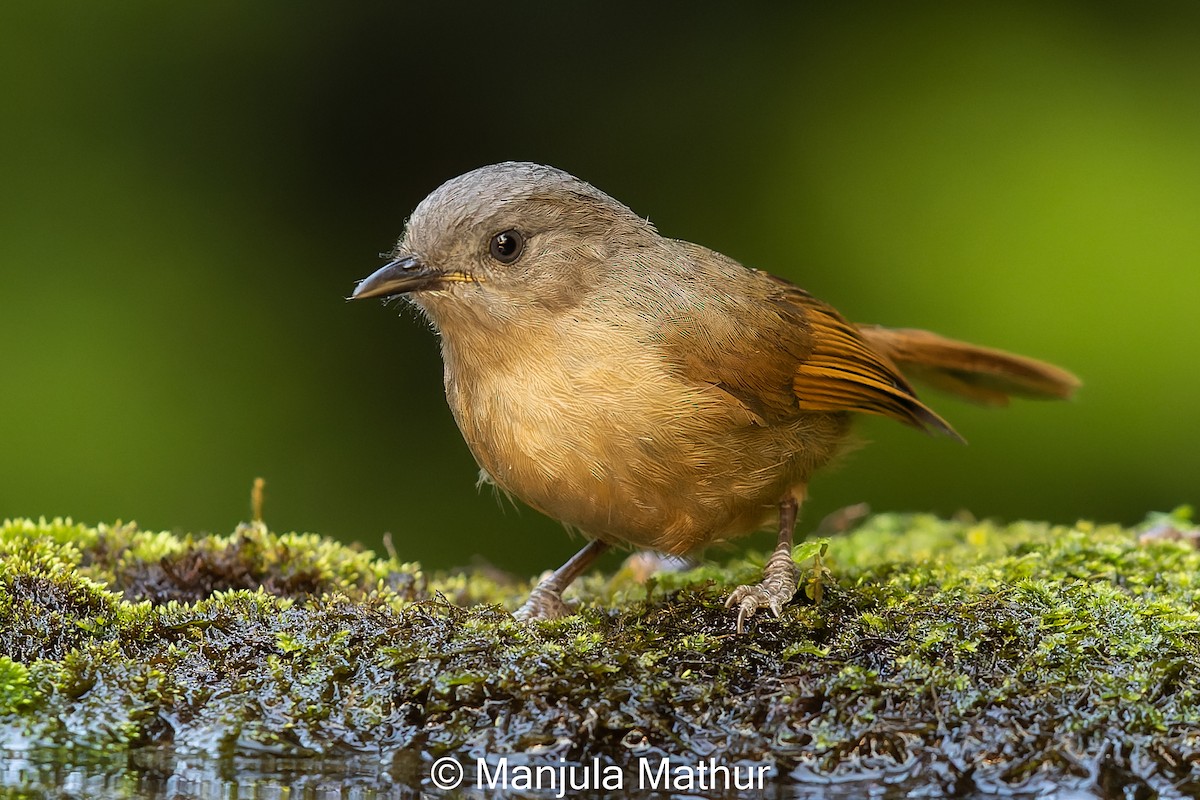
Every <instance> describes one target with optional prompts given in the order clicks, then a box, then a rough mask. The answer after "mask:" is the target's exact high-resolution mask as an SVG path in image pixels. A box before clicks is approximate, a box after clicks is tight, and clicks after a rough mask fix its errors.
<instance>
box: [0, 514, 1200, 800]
mask: <svg viewBox="0 0 1200 800" xmlns="http://www.w3.org/2000/svg"><path fill="white" fill-rule="evenodd" d="M1164 519H1166V520H1168V521H1169V524H1170V525H1173V526H1175V527H1177V528H1181V529H1188V530H1190V521H1189V519H1188V518H1187V515H1186V514H1184V513H1180V514H1177V515H1175V516H1172V517H1168V518H1156V519H1154V520H1152V521H1151V522H1150V523H1148V524H1149V525H1150V527H1153V528H1155V529H1159V528H1161V527H1162V526H1163V525H1164V524H1166V523H1164ZM1154 538H1155V539H1156V540H1154V541H1147V542H1144V543H1142V542H1139V540H1138V535H1137V532H1136V531H1130V530H1126V529H1122V528H1117V527H1113V526H1096V525H1092V524H1089V523H1079V524H1078V525H1075V526H1072V527H1052V526H1048V525H1043V524H1036V523H1016V524H1013V525H1009V526H999V525H995V524H991V523H986V522H983V523H981V522H974V521H945V520H939V519H935V518H932V517H927V516H897V515H883V516H878V517H874V518H872V519H870V520H869V521H868V522H867V523H866V524H864V525H863V526H862V527H861V528H859V529H857V530H855V531H853V532H851V533H849V534H847V535H844V536H840V537H836V538H833V539H831V540H829V541H824V540H821V541H816V542H809V543H805V544H802V545H801V546H799V547H798V548H797V550H796V555H797V556H798V557H802V558H805V559H811V558H814V557H817V558H819V559H820V560H819V562H818V563H816V564H814V565H812V567H811V568H810V569H809V570H808V572H807V582H806V585H807V587H808V588H809V590H810V591H809V592H808V593H807V596H806V594H805V593H803V592H802V593H799V594H798V596H797V598H796V600H794V601H793V603H792V604H790V605H789V606H788V607H787V608H786V609H785V612H784V614H783V617H782V618H781V619H779V620H775V619H772V618H770V617H769V615H768V616H759V617H755V618H754V620H753V622H752V628H751V632H750V633H749V634H748V635H744V636H737V635H734V634H733V633H732V627H733V625H732V617H731V615H730V612H728V611H727V610H726V609H725V608H724V606H723V598H724V595H725V594H726V593H727V592H728V590H729V589H730V588H731V587H732V586H733V585H734V584H736V583H738V582H741V581H746V580H751V579H753V578H754V577H755V574H756V571H757V570H758V569H759V567H760V565H761V562H762V557H761V556H754V555H752V556H750V557H748V558H746V559H737V560H735V561H733V562H731V563H730V564H728V565H726V566H724V567H717V566H713V565H711V564H709V565H705V566H703V567H700V568H698V569H695V570H692V571H690V572H683V573H671V574H664V575H661V576H659V577H657V578H656V579H655V580H654V581H652V582H651V583H650V584H648V585H640V584H637V583H636V582H635V581H634V580H633V579H632V577H631V575H630V574H629V572H628V571H622V572H621V573H618V574H617V575H616V576H614V577H612V578H605V577H604V576H600V575H594V576H589V577H588V578H586V579H585V580H583V581H582V582H581V583H580V586H579V587H578V588H577V590H576V591H575V592H574V596H575V598H576V600H577V602H579V604H580V606H579V607H580V614H578V615H576V616H573V617H568V618H566V619H563V620H557V621H554V622H549V623H538V624H532V625H524V624H518V623H516V622H514V621H513V619H512V618H511V617H510V616H509V615H508V613H506V612H505V611H504V610H503V608H502V607H501V606H502V605H503V606H506V607H508V608H512V607H515V605H516V604H517V603H518V602H519V601H520V599H521V597H522V595H523V594H524V593H525V592H526V591H527V590H528V584H527V583H522V582H508V581H505V580H504V579H503V578H501V577H497V576H495V575H493V574H490V573H489V574H487V575H483V574H479V575H476V574H468V575H461V574H455V575H426V574H425V573H424V572H423V571H422V570H421V569H420V568H419V566H417V565H415V564H407V563H402V562H400V561H399V560H397V559H394V558H393V559H380V558H377V557H375V556H374V555H373V554H371V553H368V552H364V551H360V550H356V549H354V548H348V547H345V546H342V545H339V544H336V543H334V542H331V541H329V540H327V539H322V538H320V537H316V536H312V535H297V534H284V535H279V534H274V533H271V532H269V531H267V530H266V529H265V528H264V527H263V526H261V525H247V526H242V527H241V528H239V529H238V530H237V531H235V532H234V533H233V534H232V535H230V536H227V537H207V538H193V537H188V536H174V535H170V534H163V533H151V532H144V531H139V530H138V529H137V528H136V527H135V526H132V525H115V526H111V527H107V526H99V527H97V528H87V527H83V526H78V525H74V524H72V523H70V522H64V521H61V520H56V521H53V522H45V521H43V522H40V523H33V522H29V521H15V522H6V523H5V524H4V525H3V526H2V527H0V557H2V558H0V645H2V648H3V652H4V653H5V654H6V656H5V657H0V742H13V741H20V742H23V743H25V744H26V745H29V744H32V745H36V746H46V747H63V746H71V747H76V748H78V747H86V748H97V749H116V750H127V749H129V748H136V747H139V746H142V745H150V744H164V743H170V744H172V745H173V747H174V748H175V749H176V751H180V752H201V753H208V754H214V755H224V754H234V753H240V754H263V753H274V754H282V755H288V756H292V757H295V756H331V755H332V756H338V757H341V756H343V755H345V754H352V753H376V754H379V753H383V754H392V755H393V756H396V757H399V754H401V753H404V752H409V751H412V750H420V751H423V752H426V753H429V754H433V755H435V756H437V755H441V754H456V755H462V756H467V755H468V754H473V753H510V752H516V751H522V752H526V753H534V754H541V757H548V758H557V757H558V756H562V757H564V758H567V759H571V760H578V761H584V760H588V759H590V758H591V757H593V756H600V757H602V758H605V759H607V760H610V761H612V762H615V763H618V764H629V763H631V760H632V759H635V758H637V757H638V756H639V755H644V754H647V753H655V752H660V751H661V752H668V753H672V754H674V755H677V756H681V757H690V758H693V759H696V758H700V757H705V758H707V757H714V756H715V757H718V758H719V759H720V760H721V761H722V762H723V763H733V762H735V761H738V760H740V759H747V760H752V761H767V762H771V763H773V764H775V765H776V767H777V769H778V770H779V771H780V773H782V774H786V775H790V776H791V777H792V778H793V779H796V780H818V779H819V780H829V779H853V778H871V777H875V778H878V777H879V776H880V775H883V774H886V775H887V776H889V778H888V779H889V780H902V779H905V778H906V777H907V779H909V780H912V781H924V782H926V783H929V782H933V783H935V784H938V785H940V786H941V788H942V789H943V790H947V791H950V790H953V791H968V790H970V789H971V787H975V788H977V789H979V790H980V791H992V790H1001V789H1002V790H1005V791H1017V790H1022V791H1036V790H1037V788H1038V786H1040V785H1042V783H1044V782H1046V781H1056V782H1061V781H1074V782H1075V783H1077V784H1079V785H1087V786H1094V785H1099V784H1100V783H1101V782H1104V785H1106V786H1118V787H1121V786H1132V787H1135V788H1136V787H1138V786H1153V785H1155V782H1156V781H1157V782H1159V783H1162V784H1163V785H1167V784H1171V785H1174V786H1176V787H1179V788H1180V789H1181V790H1185V791H1194V790H1196V789H1200V779H1198V778H1197V774H1196V773H1195V771H1194V767H1193V766H1192V763H1193V762H1194V753H1195V747H1196V742H1197V740H1196V736H1197V733H1196V731H1197V730H1200V710H1198V709H1200V688H1198V687H1200V674H1198V673H1200V666H1198V665H1200V577H1198V576H1200V553H1198V552H1197V551H1196V549H1195V548H1194V547H1193V546H1191V545H1190V544H1189V543H1188V540H1187V538H1186V537H1182V538H1181V537H1175V540H1171V539H1170V537H1154ZM814 587H817V589H818V590H817V591H813V589H814ZM568 597H569V598H570V597H571V595H568ZM814 598H815V599H814ZM535 757H536V756H535ZM1106 791H1107V790H1106ZM1135 793H1136V792H1135Z"/></svg>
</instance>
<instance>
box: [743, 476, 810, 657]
mask: <svg viewBox="0 0 1200 800" xmlns="http://www.w3.org/2000/svg"><path fill="white" fill-rule="evenodd" d="M799 507H800V503H799V502H798V501H797V500H796V498H795V496H793V495H788V496H787V497H786V498H784V499H783V500H781V501H780V503H779V539H778V544H776V545H775V552H774V553H771V557H770V558H768V559H767V563H766V564H765V565H764V566H763V579H762V583H757V584H755V585H753V586H739V587H737V588H736V589H734V590H733V592H732V593H731V594H730V595H729V599H728V600H726V601H725V607H726V608H733V607H734V606H737V610H738V617H737V632H738V633H741V632H742V631H743V629H744V628H745V624H746V620H748V619H750V617H752V616H754V612H756V611H758V610H759V609H760V608H769V609H771V612H772V613H773V614H774V615H775V616H776V617H778V616H779V615H780V613H782V611H783V604H784V603H786V602H787V601H789V600H791V599H792V595H794V594H795V593H796V587H797V580H798V579H799V577H800V571H799V570H798V569H796V562H794V561H793V560H792V531H793V530H794V529H795V527H796V510H797V509H798V508H799Z"/></svg>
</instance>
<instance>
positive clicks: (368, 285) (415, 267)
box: [346, 256, 444, 300]
mask: <svg viewBox="0 0 1200 800" xmlns="http://www.w3.org/2000/svg"><path fill="white" fill-rule="evenodd" d="M443 277H444V274H443V273H442V272H441V270H437V269H433V268H432V267H428V266H426V265H425V264H423V263H421V262H420V261H419V260H418V259H417V257H416V256H400V257H399V258H397V259H396V260H395V261H390V262H388V263H387V264H384V265H383V266H382V267H380V268H379V269H377V270H375V271H374V272H372V273H371V274H370V275H369V276H367V277H366V278H364V279H363V280H362V281H360V282H359V284H358V287H357V288H356V289H355V290H354V294H352V295H350V296H349V297H348V298H346V299H347V300H365V299H367V298H368V297H393V296H395V295H398V294H407V293H408V292H415V291H418V290H420V289H428V288H431V287H433V286H435V285H436V284H437V283H439V282H440V281H441V279H442V278H443Z"/></svg>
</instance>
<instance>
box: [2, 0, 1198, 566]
mask: <svg viewBox="0 0 1200 800" xmlns="http://www.w3.org/2000/svg"><path fill="white" fill-rule="evenodd" d="M1197 23H1200V7H1197V6H1196V5H1195V4H1192V3H1174V4H1172V3H1151V4H1122V3H1103V2H1101V3H1069V2H1059V3H1032V2H1030V3H1013V4H1001V5H997V4H990V5H986V6H984V5H978V6H976V5H974V4H970V5H966V6H964V5H962V4H951V3H947V4H938V3H933V4H922V5H920V6H919V7H918V6H912V5H904V6H896V5H894V4H885V3H869V2H868V3H845V4H834V5H832V6H828V7H825V8H821V9H812V8H805V7H802V6H795V7H789V8H787V9H783V8H781V7H778V8H777V7H767V6H764V7H761V8H748V7H745V6H736V7H735V6H729V7H722V8H706V9H701V8H688V9H687V10H686V11H683V10H681V9H677V8H671V7H668V6H649V7H647V6H645V5H644V4H633V3H626V4H621V3H582V4H569V5H564V6H561V7H560V6H552V5H542V4H527V5H526V4H516V5H507V4H506V5H504V6H497V5H495V4H484V3H478V4H468V5H466V6H463V5H460V4H455V5H453V6H451V5H447V4H399V3H395V4H393V3H374V4H372V3H363V4H354V5H352V6H347V5H335V4H317V3H307V4H306V3H280V2H274V3H272V2H267V3H253V4H246V3H238V2H231V1H230V0H225V1H224V2H215V3H203V4H168V5H164V4H161V3H151V2H146V1H145V0H135V1H134V2H127V3H120V4H115V5H114V4H92V3H75V2H34V0H14V1H13V2H8V3H5V4H3V7H2V8H0V31H3V33H0V37H2V38H3V42H4V46H3V47H0V100H2V101H3V112H2V113H3V114H4V119H5V124H4V125H2V126H0V165H2V166H3V175H4V184H5V186H4V190H3V191H2V192H0V299H2V301H3V306H2V307H0V308H2V313H0V364H2V365H3V369H4V376H3V391H0V448H2V452H3V458H0V517H2V516H6V515H12V516H15V515H33V516H37V515H41V514H46V515H55V514H73V515H75V516H76V517H78V518H86V519H109V520H115V519H118V518H124V519H128V518H130V517H136V518H137V519H138V520H139V521H140V522H141V523H142V524H144V525H146V526H148V527H151V528H156V529H157V528H170V527H178V528H180V529H184V530H197V531H199V530H217V531H221V530H228V529H230V528H231V527H232V525H233V524H234V522H236V521H237V520H239V519H243V518H245V517H246V500H245V498H246V495H247V492H248V488H249V485H250V481H251V479H252V478H253V477H254V476H256V475H262V476H265V477H266V478H267V480H268V505H267V516H268V519H269V521H270V522H271V523H272V524H273V526H274V527H277V528H279V529H284V530H286V529H304V530H318V531H320V532H323V533H328V534H331V535H335V536H338V537H341V538H343V539H345V540H352V539H357V540H362V541H365V542H367V543H368V544H369V545H371V546H375V547H378V546H379V540H380V536H381V534H382V532H383V531H391V532H392V533H393V535H394V538H395V539H396V541H397V542H398V543H401V544H402V545H403V549H404V551H405V552H406V553H408V554H409V556H410V557H415V558H421V559H422V560H423V561H425V562H426V563H428V564H431V565H435V566H441V565H449V564H453V563H463V562H465V561H467V560H468V559H469V558H470V557H472V555H474V554H480V555H482V556H483V557H485V558H487V559H489V560H492V561H495V562H499V563H501V564H502V565H503V566H505V567H506V568H509V569H516V570H534V569H538V568H541V567H544V566H549V565H551V564H554V563H557V562H558V561H560V560H561V559H562V558H564V557H565V556H566V555H567V554H568V553H569V552H570V551H571V550H572V548H573V547H575V546H576V545H575V544H574V543H572V542H569V541H568V540H567V538H566V537H564V536H562V535H561V532H560V530H559V529H558V528H557V526H556V525H555V524H554V523H552V522H550V521H547V520H543V519H541V518H540V517H539V516H538V515H537V514H535V513H533V512H529V511H525V512H521V513H514V512H512V511H511V510H508V511H507V512H505V513H501V512H500V510H499V509H498V508H497V504H496V503H495V502H494V501H493V499H492V498H491V497H490V496H489V495H488V494H487V493H484V494H482V495H479V494H477V493H476V491H475V489H474V488H473V484H474V473H475V468H474V465H473V462H472V460H471V458H470V455H469V453H467V451H466V448H465V446H464V445H463V444H462V442H461V439H460V437H459V435H458V433H457V431H456V430H455V428H454V425H453V422H452V420H451V418H450V415H449V413H448V411H447V410H446V408H445V405H444V401H443V399H442V397H441V380H440V366H439V364H438V358H437V350H436V345H435V343H434V340H433V338H432V337H431V336H430V335H429V333H428V332H427V331H426V330H425V329H424V328H425V326H424V325H423V324H422V323H420V322H418V321H414V319H413V318H412V317H411V315H409V316H402V317H401V318H399V319H398V318H397V315H396V314H395V313H394V312H393V311H390V310H382V309H380V308H378V307H372V306H371V305H369V304H364V305H362V306H357V305H356V306H347V305H346V304H344V303H343V301H342V297H343V296H345V295H346V294H347V293H348V292H349V290H350V289H351V287H352V286H353V282H354V281H355V280H356V279H358V278H361V277H363V276H365V275H366V274H367V273H368V272H370V271H371V270H372V269H373V268H374V266H376V264H377V261H376V259H375V254H376V253H377V252H378V251H380V250H384V249H386V248H387V247H388V245H389V243H390V241H391V240H393V239H394V237H395V236H396V235H397V234H398V233H399V231H400V228H401V225H402V222H403V219H404V217H405V215H406V214H407V213H408V212H409V211H410V210H411V209H412V207H413V206H414V205H415V204H416V203H417V202H418V201H419V200H420V199H421V197H423V196H424V195H425V194H426V193H427V192H428V191H430V190H431V189H433V188H434V187H435V186H436V185H437V184H438V183H440V182H441V181H442V180H445V179H447V178H449V177H451V176H453V175H456V174H458V173H460V172H463V171H465V170H466V169H469V168H472V167H475V166H478V165H480V164H483V163H489V162H493V161H498V160H503V159H509V158H517V159H531V160H538V161H544V162H547V163H552V164H555V165H557V166H561V167H563V168H565V169H568V170H570V171H572V172H574V173H576V174H578V175H580V176H581V177H583V178H585V179H588V180H590V181H592V182H593V183H595V184H597V185H598V186H600V187H601V188H603V189H605V190H606V191H608V192H610V193H611V194H613V195H615V196H616V197H618V198H620V199H622V200H623V201H625V202H627V203H628V204H630V205H631V206H632V207H633V208H634V209H635V210H637V211H638V212H639V213H642V214H645V215H648V216H649V217H650V218H651V219H652V220H653V221H654V222H655V223H656V224H657V225H658V226H659V228H660V229H661V230H662V231H663V232H664V233H666V234H668V235H673V236H679V237H683V238H688V239H692V240H694V241H699V242H702V243H704V244H706V245H709V246H712V247H715V248H717V249H719V250H722V251H723V252H726V253H728V254H730V255H732V256H734V257H737V258H739V259H741V260H743V261H745V262H746V263H749V264H752V265H754V266H758V267H762V268H766V269H769V270H772V271H775V272H778V273H780V274H783V275H786V276H788V277H790V278H792V279H794V280H796V281H797V282H799V283H801V284H802V285H804V286H805V287H806V288H808V289H810V290H811V291H813V292H814V293H816V294H817V295H818V296H820V297H823V298H825V299H828V300H829V301H831V302H833V303H834V304H835V305H837V306H838V307H840V308H841V309H842V310H843V311H844V312H846V313H847V315H849V316H851V317H852V318H855V319H859V320H862V321H869V322H881V323H885V324H894V325H912V326H925V327H929V328H931V329H935V330H938V331H941V332H943V333H946V334H949V335H953V336H958V337H961V338H966V339H971V340H976V341H979V342H981V343H987V344H992V345H995V346H1002V347H1008V348H1011V349H1014V350H1018V351H1021V352H1025V353H1029V354H1031V355H1036V356H1041V357H1044V358H1048V359H1051V360H1054V361H1056V362H1058V363H1061V364H1063V365H1065V366H1067V367H1069V368H1071V369H1073V370H1075V371H1076V372H1078V373H1079V375H1080V376H1081V377H1082V378H1083V379H1084V381H1085V384H1086V385H1085V388H1084V390H1083V392H1082V393H1081V394H1080V397H1079V400H1078V401H1077V402H1075V403H1072V404H1060V405H1043V404H1030V403H1025V404H1020V405H1018V406H1016V407H1014V408H1012V409H1010V410H1008V411H1005V412H1003V413H1001V412H988V411H983V410H978V409H974V408H971V407H967V406H963V405H961V404H959V403H957V402H955V401H948V400H941V399H939V398H933V404H934V405H935V406H936V407H937V408H938V410H939V411H940V412H942V413H943V415H944V416H946V417H947V418H948V419H950V420H951V421H952V422H953V423H954V424H955V425H956V427H957V428H958V429H959V430H960V431H961V432H962V433H963V434H964V436H966V438H967V439H968V440H969V441H970V442H971V444H970V446H969V447H966V448H963V447H957V446H955V445H953V444H951V443H949V442H947V441H945V440H934V439H926V438H924V437H921V436H920V435H918V434H915V433H913V432H911V431H908V430H904V429H901V428H900V427H899V426H894V425H887V424H877V423H876V422H875V421H869V422H868V424H866V425H864V435H865V437H866V438H869V439H871V440H873V441H874V445H873V446H872V447H870V448H867V449H864V450H862V451H860V452H857V453H856V454H854V456H853V457H852V458H850V459H848V460H847V463H846V465H845V466H844V467H843V468H842V469H840V470H836V471H835V472H834V474H832V475H829V476H826V477H822V478H821V479H819V480H818V482H817V483H816V485H815V486H814V488H813V495H814V499H813V502H812V504H811V506H810V508H809V509H808V510H807V511H806V513H805V520H806V523H807V524H814V523H815V521H816V520H817V519H819V518H820V516H822V515H823V514H824V513H825V512H828V511H830V510H832V509H834V508H837V507H839V506H841V505H845V504H847V503H851V502H857V501H860V500H867V501H869V502H870V503H872V505H873V506H874V507H876V508H881V509H882V508H887V509H927V510H935V511H940V512H942V513H952V512H954V511H955V510H957V509H959V508H968V509H971V510H972V511H973V512H975V513H976V514H977V515H980V516H989V515H996V516H1000V517H1003V518H1008V519H1012V518H1020V517H1031V518H1044V519H1050V520H1054V521H1064V522H1066V521H1072V520H1074V519H1076V518H1078V517H1089V518H1094V519H1099V520H1115V521H1123V522H1126V523H1128V522H1132V521H1134V520H1136V519H1138V518H1140V517H1141V514H1142V509H1144V508H1147V507H1170V506H1173V505H1175V504H1177V503H1179V502H1183V501H1186V500H1188V499H1194V497H1193V495H1194V492H1195V477H1194V476H1195V475H1196V474H1200V457H1198V456H1197V449H1196V448H1195V447H1194V446H1191V444H1190V443H1189V441H1188V436H1187V433H1188V432H1190V431H1192V430H1193V429H1195V427H1196V424H1197V422H1200V419H1198V417H1200V413H1198V412H1197V405H1196V403H1195V401H1194V398H1195V397H1196V395H1197V391H1198V389H1200V377H1198V376H1197V374H1196V371H1195V370H1194V369H1192V364H1193V363H1194V362H1195V360H1196V356H1197V349H1198V348H1197V344H1196V343H1197V341H1198V337H1197V335H1196V332H1195V322H1194V305H1195V300H1196V299H1197V297H1200V269H1198V268H1197V264H1200V226H1198V225H1197V224H1196V219H1197V215H1198V213H1200V149H1198V148H1197V147H1196V142H1197V141H1200V104H1197V103H1196V102H1195V98H1196V97H1197V96H1200V24H1197Z"/></svg>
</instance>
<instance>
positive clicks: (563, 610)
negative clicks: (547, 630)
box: [513, 581, 572, 622]
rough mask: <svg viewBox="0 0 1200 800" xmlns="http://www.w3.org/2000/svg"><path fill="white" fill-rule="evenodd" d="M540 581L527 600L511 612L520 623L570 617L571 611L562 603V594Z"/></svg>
mask: <svg viewBox="0 0 1200 800" xmlns="http://www.w3.org/2000/svg"><path fill="white" fill-rule="evenodd" d="M546 583H547V582H546V581H542V582H541V583H539V584H538V585H537V586H535V587H534V588H533V591H532V592H530V593H529V599H527V600H526V601H525V602H524V603H522V604H521V607H520V608H518V609H517V610H516V611H515V612H513V616H514V617H516V618H517V620H518V621H520V622H526V621H528V620H531V619H558V618H559V617H565V616H568V615H570V614H571V613H572V612H571V609H570V608H569V607H568V606H567V604H566V603H564V602H563V599H562V594H560V593H559V591H558V589H556V588H555V587H553V586H547V585H546Z"/></svg>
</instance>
